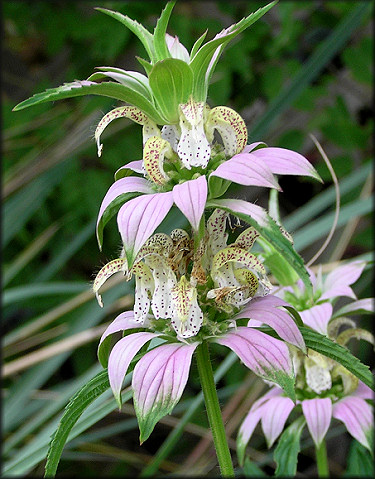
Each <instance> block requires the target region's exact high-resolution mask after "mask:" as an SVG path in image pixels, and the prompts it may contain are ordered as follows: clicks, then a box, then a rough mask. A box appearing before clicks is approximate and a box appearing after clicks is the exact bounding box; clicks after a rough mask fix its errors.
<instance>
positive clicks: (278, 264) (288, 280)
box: [258, 238, 298, 286]
mask: <svg viewBox="0 0 375 479" xmlns="http://www.w3.org/2000/svg"><path fill="white" fill-rule="evenodd" d="M258 243H259V244H260V245H261V246H262V248H263V253H262V255H263V256H264V264H265V265H266V266H267V268H269V270H270V271H271V273H272V275H273V276H274V277H275V278H276V279H277V281H278V283H279V284H280V285H282V286H290V285H292V284H295V282H296V281H297V279H298V275H297V274H296V271H295V270H294V269H293V268H292V267H291V265H290V264H289V263H288V261H286V260H285V258H284V257H283V256H282V254H280V253H279V252H278V251H276V250H275V248H274V247H273V246H272V245H271V244H270V243H269V242H268V241H267V240H265V239H264V238H258Z"/></svg>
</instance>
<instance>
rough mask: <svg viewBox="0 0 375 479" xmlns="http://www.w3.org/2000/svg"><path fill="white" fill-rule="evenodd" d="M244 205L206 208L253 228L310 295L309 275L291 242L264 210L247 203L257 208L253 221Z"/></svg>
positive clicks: (224, 202) (216, 202) (231, 202)
mask: <svg viewBox="0 0 375 479" xmlns="http://www.w3.org/2000/svg"><path fill="white" fill-rule="evenodd" d="M239 202H241V203H239ZM245 204H246V202H244V201H242V200H213V201H209V202H207V208H221V209H223V210H225V211H228V212H229V213H231V214H233V215H234V216H237V217H238V218H240V219H241V220H243V221H245V222H246V223H248V224H250V225H251V226H254V228H255V229H256V230H257V231H258V233H259V234H260V235H261V236H263V237H264V238H265V239H266V240H267V241H269V243H271V245H272V246H273V247H274V248H275V250H276V251H277V252H279V253H280V254H281V255H282V256H283V258H284V259H285V260H286V261H287V262H288V264H289V265H290V266H291V267H292V268H293V269H294V271H295V272H296V273H297V274H298V276H299V277H300V278H301V279H302V281H303V283H304V285H305V287H306V290H307V292H308V293H309V294H310V295H311V294H312V285H311V281H310V277H309V274H308V272H307V271H306V268H305V265H304V262H303V259H302V258H301V256H300V255H299V254H298V253H297V252H296V251H295V249H294V248H293V245H292V244H291V242H290V241H289V240H288V239H287V238H285V236H284V235H283V234H282V233H281V231H280V228H279V226H278V225H277V224H276V222H275V221H274V220H273V219H272V218H271V217H270V216H269V215H268V213H267V212H266V211H265V210H262V209H261V208H260V207H258V206H257V205H252V204H250V203H249V204H248V205H249V207H250V206H251V208H253V207H254V206H255V207H256V208H257V212H258V209H259V212H260V214H259V215H258V216H259V217H258V218H257V219H255V218H254V217H253V216H250V214H246V213H244V212H243V211H244V209H243V208H242V206H243V205H245ZM237 205H240V207H241V208H238V209H237V210H236V209H235V208H237ZM239 209H242V212H241V211H239Z"/></svg>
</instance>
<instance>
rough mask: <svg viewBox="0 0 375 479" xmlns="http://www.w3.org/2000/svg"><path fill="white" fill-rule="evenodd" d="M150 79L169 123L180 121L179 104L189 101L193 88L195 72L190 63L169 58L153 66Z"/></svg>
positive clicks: (152, 88) (159, 106)
mask: <svg viewBox="0 0 375 479" xmlns="http://www.w3.org/2000/svg"><path fill="white" fill-rule="evenodd" d="M149 81H150V87H151V90H152V93H153V95H154V97H155V101H156V104H157V106H158V108H160V110H161V112H162V115H163V116H164V117H165V118H166V119H167V123H178V120H179V110H178V105H180V104H181V103H186V102H187V101H188V99H189V96H190V95H191V93H192V88H193V72H192V71H191V68H190V67H189V65H188V64H187V63H185V62H184V61H182V60H179V59H177V58H167V59H165V60H162V61H160V62H158V63H156V64H155V65H154V66H153V68H152V70H151V73H150V75H149Z"/></svg>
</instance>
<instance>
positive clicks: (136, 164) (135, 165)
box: [115, 160, 144, 178]
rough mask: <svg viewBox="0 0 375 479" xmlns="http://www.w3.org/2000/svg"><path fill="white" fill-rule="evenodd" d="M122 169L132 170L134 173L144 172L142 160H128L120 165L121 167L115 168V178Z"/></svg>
mask: <svg viewBox="0 0 375 479" xmlns="http://www.w3.org/2000/svg"><path fill="white" fill-rule="evenodd" d="M124 170H132V171H134V172H135V173H139V174H142V175H143V174H144V168H143V160H134V161H130V162H129V163H127V164H126V165H124V166H121V168H119V169H118V170H116V173H115V178H117V177H118V175H119V174H120V173H121V171H124Z"/></svg>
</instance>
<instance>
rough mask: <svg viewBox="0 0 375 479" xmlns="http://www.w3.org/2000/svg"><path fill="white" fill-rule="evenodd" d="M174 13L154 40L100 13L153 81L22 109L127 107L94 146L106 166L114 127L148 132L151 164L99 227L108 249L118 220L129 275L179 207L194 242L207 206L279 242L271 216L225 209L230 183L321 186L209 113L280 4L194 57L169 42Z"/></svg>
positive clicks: (80, 84) (122, 188)
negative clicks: (137, 51)
mask: <svg viewBox="0 0 375 479" xmlns="http://www.w3.org/2000/svg"><path fill="white" fill-rule="evenodd" d="M174 3H175V2H169V3H167V5H166V6H165V8H164V10H163V12H162V14H161V16H160V18H159V19H158V21H157V24H156V26H155V29H154V32H153V33H151V32H150V31H148V30H147V29H146V28H145V27H143V26H142V25H140V24H139V23H138V22H136V21H134V20H132V19H131V18H129V17H127V16H126V15H123V14H121V13H118V12H114V11H111V10H108V9H103V8H98V9H97V10H99V11H101V12H102V13H105V14H106V15H109V16H111V17H112V18H114V19H116V20H118V21H120V22H121V23H122V24H123V25H124V26H125V27H127V28H128V29H130V30H131V32H132V33H134V34H135V35H136V36H137V37H138V38H139V40H140V41H141V42H142V44H143V46H144V48H145V50H146V52H147V55H148V57H149V60H145V59H142V58H138V60H139V62H140V64H141V65H142V67H143V68H144V70H145V74H142V73H140V72H136V71H127V70H123V69H120V68H116V67H99V68H98V71H97V72H95V73H94V74H92V75H91V76H90V77H89V78H88V79H87V80H83V81H75V82H72V83H67V84H64V85H62V86H60V87H58V88H53V89H50V90H47V91H46V92H43V93H38V94H36V95H34V96H33V97H32V98H29V99H28V100H25V101H23V102H22V103H20V104H19V105H17V106H16V107H15V108H14V110H19V109H22V108H26V107H28V106H31V105H35V104H37V103H43V102H46V101H55V100H58V99H64V98H69V97H75V96H82V95H86V94H94V95H103V96H107V97H111V98H114V99H116V100H120V101H123V102H125V103H126V104H125V105H122V106H119V107H117V108H115V109H113V110H112V111H110V112H109V113H107V114H106V115H104V117H103V118H102V119H101V120H100V122H99V124H98V126H97V128H96V131H95V139H96V142H97V145H98V154H99V156H100V155H101V154H102V149H103V145H102V144H101V142H100V137H101V134H102V133H103V131H104V129H105V128H106V127H107V126H108V125H109V124H110V122H111V121H113V120H115V119H118V118H127V119H130V120H132V121H134V122H136V123H138V124H139V125H141V126H142V131H143V158H142V159H141V160H135V161H132V159H131V161H130V162H128V163H127V164H126V165H125V166H124V167H122V168H119V169H118V171H117V172H116V174H115V180H116V181H115V183H114V184H113V185H112V186H111V187H110V188H109V190H108V193H107V194H106V196H105V198H104V199H103V202H102V204H101V207H100V211H99V215H98V222H97V239H98V243H99V247H100V248H101V247H102V241H103V228H104V226H105V224H106V223H107V222H108V221H109V219H110V218H111V217H113V216H114V215H115V214H117V213H118V215H117V220H118V226H119V230H120V234H121V237H122V240H123V244H124V249H125V255H126V257H127V260H128V266H129V268H130V267H131V265H132V264H133V261H134V259H135V257H136V255H137V253H138V251H139V249H140V248H141V247H142V245H143V244H144V243H145V241H146V240H147V239H148V238H149V237H150V236H151V235H152V234H153V232H154V231H155V229H156V228H157V227H158V225H159V224H160V223H161V221H162V220H163V219H164V218H165V216H166V215H167V214H168V212H169V211H170V209H171V208H172V206H173V205H176V206H177V207H178V208H179V209H180V210H181V211H182V213H183V214H184V215H185V216H186V218H187V219H188V220H189V222H190V224H191V226H192V228H193V230H194V231H195V232H197V231H198V230H199V225H200V220H201V218H202V214H203V211H204V208H205V206H206V205H209V207H211V208H215V207H218V208H222V209H226V210H227V211H229V212H231V213H233V214H234V215H238V216H240V215H247V216H250V217H251V218H253V220H254V224H253V226H257V225H258V226H259V228H264V229H268V230H270V235H269V236H270V237H272V235H277V234H278V233H279V232H278V230H277V228H275V224H274V222H273V220H272V219H271V218H270V216H269V215H268V214H267V212H266V211H265V210H264V209H262V208H261V207H259V206H257V205H253V204H251V203H247V202H245V201H242V200H232V199H225V200H224V199H218V198H220V197H221V196H222V195H223V194H224V193H225V191H226V190H227V188H228V187H229V185H230V183H231V182H235V183H238V184H240V185H245V186H264V187H268V188H276V189H279V185H278V183H277V180H276V178H275V176H274V175H275V174H276V175H279V174H292V175H307V176H310V177H314V178H317V179H319V176H318V174H317V172H316V171H315V169H314V168H313V167H312V165H311V164H310V163H309V162H308V160H307V159H305V158H304V157H303V156H302V155H300V154H299V153H296V152H293V151H290V150H287V149H284V148H269V147H267V146H266V145H265V144H264V143H262V142H256V143H252V144H250V145H247V129H246V125H245V122H244V120H243V119H242V118H241V116H240V115H239V114H238V113H237V112H236V111H234V110H233V109H231V108H228V107H226V106H216V107H213V108H210V107H209V106H208V104H207V94H208V87H209V83H210V80H211V77H212V74H213V71H214V69H215V67H216V64H217V62H218V61H219V58H220V55H221V53H222V51H223V49H224V47H225V46H226V45H227V44H228V43H229V42H230V41H231V40H232V39H233V38H235V37H236V36H237V35H239V34H240V33H241V32H242V31H244V30H245V29H246V28H248V27H250V26H251V25H252V24H253V23H254V22H255V21H257V20H258V19H259V18H261V17H262V16H263V15H264V14H265V13H266V12H267V11H268V10H269V9H270V8H271V7H272V6H273V5H274V4H275V3H276V2H272V3H270V4H269V5H266V6H265V7H263V8H260V9H259V10H257V11H256V12H254V13H252V14H250V15H249V16H248V17H246V18H243V19H242V20H241V21H239V22H238V23H236V24H234V25H231V26H229V27H227V28H225V29H224V30H223V31H221V32H219V33H218V34H217V35H216V36H215V37H214V38H213V39H211V40H209V41H207V42H206V43H205V42H204V40H205V36H206V34H203V35H202V36H201V37H200V38H199V39H198V40H197V41H196V42H195V44H194V45H193V47H192V49H191V51H190V52H188V50H187V49H186V48H185V47H184V46H183V45H182V44H181V43H180V42H179V40H178V38H177V37H171V36H170V35H168V34H167V32H166V29H167V24H168V21H169V17H170V15H171V12H172V9H173V6H174ZM218 140H219V141H218ZM119 166H120V165H119ZM129 175H131V176H129ZM138 175H139V176H138ZM255 223H256V224H255ZM271 241H272V239H271ZM280 241H281V242H282V237H281V236H280V235H279V242H280ZM283 249H284V250H286V249H288V245H287V244H286V243H284V245H280V247H279V251H280V250H283ZM280 252H282V251H280ZM289 253H290V255H291V256H293V255H294V258H293V259H292V262H294V263H296V261H295V260H296V258H295V257H296V256H297V255H296V254H295V253H294V252H292V251H291V249H290V251H289ZM298 261H299V267H300V270H302V273H301V271H300V273H299V274H300V276H301V274H302V275H304V276H305V277H307V275H306V273H305V271H304V270H303V264H302V260H300V259H297V262H298Z"/></svg>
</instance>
